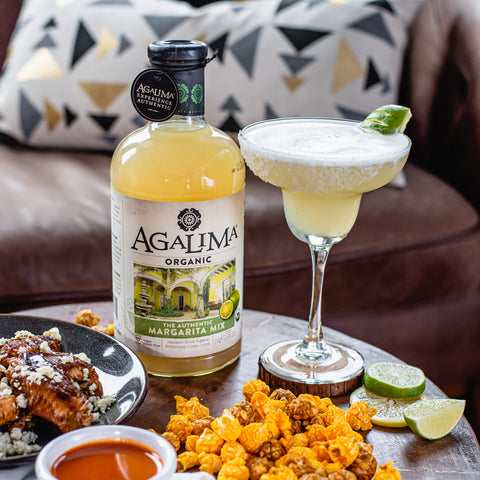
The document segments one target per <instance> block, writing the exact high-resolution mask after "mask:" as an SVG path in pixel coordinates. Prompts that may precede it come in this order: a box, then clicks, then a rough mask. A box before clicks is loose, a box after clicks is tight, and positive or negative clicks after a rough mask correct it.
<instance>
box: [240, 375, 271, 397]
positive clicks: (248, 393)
mask: <svg viewBox="0 0 480 480" xmlns="http://www.w3.org/2000/svg"><path fill="white" fill-rule="evenodd" d="M255 392H262V393H264V394H265V395H270V387H269V386H268V385H267V384H266V383H265V382H263V381H262V380H258V379H256V378H254V379H253V380H250V381H248V382H246V383H245V384H244V385H243V388H242V393H243V396H244V397H245V400H247V402H250V400H251V399H252V395H253V394H254V393H255Z"/></svg>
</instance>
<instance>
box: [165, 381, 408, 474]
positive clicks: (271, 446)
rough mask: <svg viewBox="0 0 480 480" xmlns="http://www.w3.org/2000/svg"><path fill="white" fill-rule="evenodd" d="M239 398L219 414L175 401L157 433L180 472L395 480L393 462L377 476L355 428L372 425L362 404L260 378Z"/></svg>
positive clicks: (192, 403)
mask: <svg viewBox="0 0 480 480" xmlns="http://www.w3.org/2000/svg"><path fill="white" fill-rule="evenodd" d="M242 393H243V396H244V398H243V400H241V401H240V402H239V403H237V404H235V405H233V407H230V408H226V409H225V410H223V412H222V414H221V415H220V416H218V417H212V416H211V415H210V411H209V409H208V408H207V407H206V406H204V405H202V403H201V402H200V400H199V399H198V398H197V397H192V398H189V399H187V398H184V397H182V396H180V395H177V396H175V400H176V412H175V414H173V415H171V417H170V421H169V423H168V425H167V427H166V432H165V433H163V434H162V435H163V436H164V437H165V438H166V439H167V440H169V441H170V442H171V443H172V444H173V445H174V447H175V449H176V450H177V451H178V452H179V453H178V471H179V472H184V471H188V470H200V471H204V472H208V473H210V474H212V475H215V476H216V477H217V480H274V479H275V480H399V479H400V474H399V472H398V470H396V469H395V468H393V466H392V464H391V463H387V464H385V465H382V466H381V467H380V468H379V469H378V471H377V461H376V459H375V457H374V456H373V447H372V445H369V444H367V443H365V440H364V438H363V436H362V435H360V433H358V431H357V430H362V431H363V430H368V429H370V428H371V427H372V425H371V422H370V418H371V417H372V416H373V415H375V413H376V410H375V409H374V408H370V407H369V406H368V405H367V404H366V403H364V402H358V403H356V404H353V405H352V406H351V407H350V408H349V409H348V411H344V410H343V409H341V408H339V407H337V406H336V405H334V404H333V402H332V401H331V399H329V398H321V397H318V396H315V395H312V394H301V395H298V396H296V395H295V394H293V393H292V392H290V391H289V390H285V389H276V390H274V391H273V392H271V393H270V388H269V386H268V385H267V384H265V383H264V382H263V381H261V380H257V379H253V380H250V381H248V382H246V383H245V384H244V386H243V389H242Z"/></svg>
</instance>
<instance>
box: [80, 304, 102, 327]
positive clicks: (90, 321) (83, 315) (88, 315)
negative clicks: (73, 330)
mask: <svg viewBox="0 0 480 480" xmlns="http://www.w3.org/2000/svg"><path fill="white" fill-rule="evenodd" d="M99 322H100V319H99V318H98V317H97V316H96V315H94V314H93V312H92V310H90V309H88V308H86V309H85V310H80V311H79V312H78V313H77V315H76V317H75V323H78V324H79V325H85V326H86V327H93V326H95V325H98V324H99Z"/></svg>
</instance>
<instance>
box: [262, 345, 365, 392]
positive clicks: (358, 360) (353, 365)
mask: <svg viewBox="0 0 480 480" xmlns="http://www.w3.org/2000/svg"><path fill="white" fill-rule="evenodd" d="M301 343H302V340H286V341H284V342H280V343H276V344H274V345H271V346H270V347H268V348H267V349H266V350H265V351H264V352H263V353H262V354H261V355H260V363H261V365H262V366H263V368H264V369H265V370H267V371H268V372H270V373H271V374H273V375H276V376H277V377H281V378H283V379H285V380H290V381H293V382H298V383H305V384H310V385H311V384H335V383H342V382H345V381H348V380H350V379H352V378H355V377H358V376H359V375H361V374H362V373H363V368H364V365H365V362H364V360H363V357H362V355H361V354H360V353H358V352H357V351H356V350H354V349H352V348H349V347H347V346H345V345H341V344H336V343H325V347H326V348H327V349H328V350H327V355H326V358H325V359H323V360H321V361H309V360H302V359H300V358H299V357H298V356H297V354H296V349H297V347H298V346H299V345H300V344H301Z"/></svg>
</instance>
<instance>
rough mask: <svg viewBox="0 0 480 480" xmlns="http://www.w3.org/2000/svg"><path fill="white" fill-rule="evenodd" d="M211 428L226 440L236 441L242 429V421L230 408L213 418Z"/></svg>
mask: <svg viewBox="0 0 480 480" xmlns="http://www.w3.org/2000/svg"><path fill="white" fill-rule="evenodd" d="M210 428H211V429H212V430H213V431H214V432H215V433H216V434H217V435H218V436H219V437H221V438H222V439H223V440H225V441H226V442H234V441H235V440H236V439H237V438H238V436H239V435H240V433H241V431H242V426H241V425H240V422H239V421H238V420H237V419H236V418H235V417H234V416H233V415H232V414H231V413H230V412H229V411H228V410H224V412H223V415H222V416H221V417H218V418H216V419H215V420H213V422H212V423H211V426H210Z"/></svg>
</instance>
